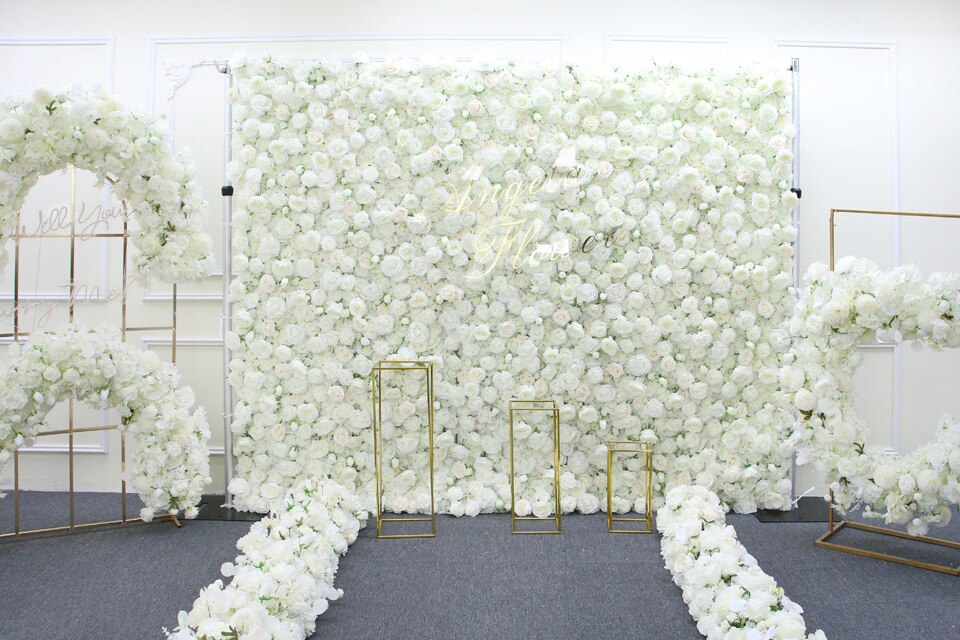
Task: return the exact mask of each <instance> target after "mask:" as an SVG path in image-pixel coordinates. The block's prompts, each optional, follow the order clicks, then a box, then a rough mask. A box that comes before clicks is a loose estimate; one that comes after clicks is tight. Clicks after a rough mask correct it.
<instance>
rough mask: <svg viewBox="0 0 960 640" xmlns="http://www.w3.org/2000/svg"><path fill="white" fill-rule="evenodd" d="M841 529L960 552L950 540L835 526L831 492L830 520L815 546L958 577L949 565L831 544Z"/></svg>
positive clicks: (851, 524)
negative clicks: (876, 534) (865, 532)
mask: <svg viewBox="0 0 960 640" xmlns="http://www.w3.org/2000/svg"><path fill="white" fill-rule="evenodd" d="M843 529H857V530H858V531H867V532H870V533H878V534H880V535H884V536H891V537H894V538H902V539H904V540H913V541H916V542H921V543H925V544H933V545H937V546H940V547H947V548H948V549H957V550H960V543H958V542H952V541H950V540H941V539H940V538H930V537H927V536H912V535H910V534H909V533H904V532H903V531H897V530H896V529H888V528H887V527H876V526H873V525H869V524H862V523H860V522H851V521H850V520H841V521H840V523H839V524H837V523H836V521H835V518H834V514H833V491H831V492H830V519H829V523H828V529H827V532H826V533H825V534H823V535H822V536H820V537H819V538H818V539H817V541H816V543H815V544H816V545H817V546H818V547H823V548H824V549H832V550H834V551H843V552H844V553H852V554H854V555H857V556H863V557H865V558H874V559H875V560H886V561H887V562H896V563H897V564H905V565H907V566H909V567H917V568H919V569H927V570H928V571H938V572H940V573H946V574H947V575H951V576H960V567H951V566H950V565H945V564H935V563H932V562H923V561H920V560H913V559H911V558H905V557H903V556H894V555H890V554H888V553H880V552H879V551H868V550H867V549H860V548H858V547H848V546H847V545H843V544H837V543H836V542H831V541H830V539H831V538H833V536H835V535H837V534H838V533H840V531H842V530H843Z"/></svg>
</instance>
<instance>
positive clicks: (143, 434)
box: [0, 324, 210, 520]
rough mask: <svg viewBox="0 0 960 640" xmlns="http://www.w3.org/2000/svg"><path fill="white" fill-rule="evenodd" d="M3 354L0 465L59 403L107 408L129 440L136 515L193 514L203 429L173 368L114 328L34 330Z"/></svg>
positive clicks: (199, 488) (205, 478) (201, 470)
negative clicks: (138, 507)
mask: <svg viewBox="0 0 960 640" xmlns="http://www.w3.org/2000/svg"><path fill="white" fill-rule="evenodd" d="M8 353H9V356H8V361H7V362H5V363H4V364H3V365H2V366H0V378H2V379H3V385H2V386H0V465H3V464H5V463H7V462H8V461H9V459H10V458H11V457H12V453H13V451H14V450H15V449H17V448H18V447H21V446H24V445H29V444H31V443H32V440H33V437H34V436H36V434H37V433H38V432H39V430H40V428H41V427H42V425H43V423H44V420H45V418H46V415H47V413H49V412H50V409H52V408H53V407H54V405H56V404H57V403H58V402H60V401H61V400H65V399H67V398H76V399H77V400H80V401H84V402H89V403H91V404H93V405H94V406H95V407H97V408H100V409H106V408H114V409H116V410H117V411H118V412H119V414H120V418H121V429H123V430H124V431H125V432H126V433H127V434H130V435H132V436H133V438H134V441H135V446H134V451H133V456H132V458H131V460H130V461H129V466H128V469H127V472H126V475H125V479H126V480H127V481H128V482H130V483H131V485H132V487H133V489H134V490H135V491H136V492H137V493H138V494H139V495H140V499H141V500H142V501H143V503H144V504H145V505H146V506H145V507H144V508H143V509H142V510H141V517H143V519H144V520H150V519H152V518H153V516H154V515H155V514H156V513H171V514H178V513H181V512H183V514H184V515H185V516H186V517H187V518H193V517H196V515H197V510H196V506H197V504H198V503H199V502H200V497H201V495H202V494H203V489H204V487H205V486H206V485H207V484H209V483H210V468H209V461H208V457H209V451H208V450H207V440H208V439H209V436H210V431H209V427H208V426H207V420H206V416H205V415H204V412H203V409H202V408H198V409H196V410H195V411H193V413H191V408H192V407H193V404H194V395H193V391H192V390H191V389H190V387H180V386H179V385H180V376H179V374H178V373H177V371H176V368H175V367H174V366H173V365H171V364H168V363H165V362H162V361H161V360H160V358H159V357H158V356H157V354H156V353H154V352H153V351H148V350H140V349H137V348H136V347H134V346H133V345H130V344H128V343H126V342H123V341H122V340H121V339H120V333H119V332H118V331H117V330H116V329H113V328H109V327H103V328H98V329H96V330H90V329H86V328H84V327H81V326H78V325H70V324H67V325H64V326H63V327H61V328H59V329H57V330H56V331H55V332H47V333H35V334H33V335H32V336H31V337H30V340H29V341H28V342H26V343H24V344H13V345H10V347H9V351H8Z"/></svg>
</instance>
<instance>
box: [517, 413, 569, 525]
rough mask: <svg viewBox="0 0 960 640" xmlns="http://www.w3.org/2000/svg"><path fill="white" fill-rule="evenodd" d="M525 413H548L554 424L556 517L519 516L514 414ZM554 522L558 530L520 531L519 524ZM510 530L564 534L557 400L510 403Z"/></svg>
mask: <svg viewBox="0 0 960 640" xmlns="http://www.w3.org/2000/svg"><path fill="white" fill-rule="evenodd" d="M524 411H534V412H548V413H550V414H551V416H550V417H551V418H552V423H553V425H552V426H553V429H552V431H553V495H554V500H555V503H554V515H553V516H549V517H546V518H538V517H536V516H518V515H517V496H516V491H517V489H516V478H515V476H516V473H515V472H514V437H513V421H514V413H520V412H524ZM531 521H533V522H536V521H539V522H543V521H552V522H555V523H556V525H557V528H556V529H549V530H546V531H536V530H534V531H518V530H517V522H531ZM510 530H511V531H512V532H513V533H517V534H557V533H562V532H563V525H562V522H561V514H560V408H559V407H558V406H557V403H556V401H555V400H511V401H510Z"/></svg>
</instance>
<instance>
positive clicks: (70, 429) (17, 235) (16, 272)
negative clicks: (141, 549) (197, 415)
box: [0, 166, 182, 540]
mask: <svg viewBox="0 0 960 640" xmlns="http://www.w3.org/2000/svg"><path fill="white" fill-rule="evenodd" d="M66 169H67V171H69V172H70V230H69V232H68V233H67V232H61V233H25V231H24V227H23V224H22V221H21V215H22V212H21V211H17V227H16V229H15V230H14V232H13V240H14V243H15V244H14V259H13V333H0V338H7V339H10V340H13V342H20V341H21V340H23V339H24V338H28V337H29V336H30V333H29V332H26V331H23V330H22V329H21V320H20V311H21V309H20V300H21V293H20V272H21V244H22V243H23V242H25V241H28V240H43V239H53V238H60V239H68V240H70V274H69V275H70V294H69V301H68V303H67V304H68V309H69V314H70V315H69V317H70V322H74V321H75V320H76V306H77V242H79V241H81V240H86V239H88V238H104V239H117V240H121V242H122V247H123V283H122V284H123V290H122V291H121V293H120V300H121V305H120V309H121V310H120V335H121V337H122V339H123V340H124V341H126V339H127V334H128V333H130V332H139V331H169V332H170V353H171V362H173V363H176V361H177V285H173V296H172V301H173V303H172V307H173V313H172V318H171V321H170V324H169V325H163V326H151V327H131V326H129V325H128V324H127V296H128V289H129V286H130V284H131V278H130V273H129V269H128V266H127V265H128V262H129V259H128V258H129V246H130V229H129V224H128V216H127V206H126V203H125V202H124V203H121V206H122V207H123V232H122V233H89V232H86V231H84V232H81V231H79V230H78V229H77V169H76V167H72V166H68V167H67V168H66ZM106 182H107V183H108V184H111V185H112V184H113V183H114V181H113V180H112V179H110V178H106ZM75 409H76V401H75V400H73V399H72V398H71V399H70V400H69V413H68V418H67V426H66V428H61V429H51V430H47V431H41V432H39V433H38V434H37V435H36V436H35V438H42V437H45V436H57V435H65V436H67V461H68V466H69V482H70V488H69V519H68V524H66V525H61V526H56V527H45V528H41V529H23V527H22V526H21V522H20V492H21V489H20V451H19V450H16V451H14V452H13V531H12V532H10V533H4V534H0V540H3V539H5V538H20V537H23V536H29V535H38V534H41V533H59V532H63V531H79V530H83V529H92V528H95V527H106V526H112V525H123V524H133V523H142V522H143V520H141V519H140V518H136V517H133V518H131V517H129V516H128V515H127V482H126V481H125V480H122V479H121V481H120V518H119V519H117V520H103V521H99V522H82V523H79V522H77V513H76V511H77V510H76V480H75V477H74V476H75V469H74V468H75V466H76V461H75V458H76V445H75V442H74V440H75V438H76V435H77V434H79V433H92V432H97V431H120V474H121V478H122V476H123V473H124V472H125V471H126V469H127V434H126V432H125V431H124V430H123V429H122V428H121V427H122V426H123V425H122V424H105V425H97V426H91V427H77V426H76V425H75V419H74V413H75ZM154 520H155V521H164V520H169V521H170V522H172V523H173V524H174V525H175V526H176V527H178V528H179V527H180V526H182V525H181V524H180V520H179V519H178V518H177V517H176V516H175V515H172V514H168V513H164V514H160V515H157V516H155V517H154Z"/></svg>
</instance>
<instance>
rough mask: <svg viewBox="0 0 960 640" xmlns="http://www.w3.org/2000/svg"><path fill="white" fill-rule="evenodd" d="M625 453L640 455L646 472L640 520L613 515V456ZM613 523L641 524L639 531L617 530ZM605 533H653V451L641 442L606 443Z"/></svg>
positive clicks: (615, 441) (612, 441)
mask: <svg viewBox="0 0 960 640" xmlns="http://www.w3.org/2000/svg"><path fill="white" fill-rule="evenodd" d="M615 453H626V454H632V455H642V456H643V459H644V467H645V470H646V473H645V475H646V480H647V482H646V486H645V487H644V511H643V517H642V518H628V517H625V516H616V517H615V516H614V515H613V454H615ZM615 522H642V523H643V524H644V527H643V528H641V529H617V528H615V527H614V523H615ZM607 531H609V532H610V533H653V450H652V449H650V448H649V447H647V446H646V445H644V443H642V442H633V441H632V440H610V441H608V442H607Z"/></svg>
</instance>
